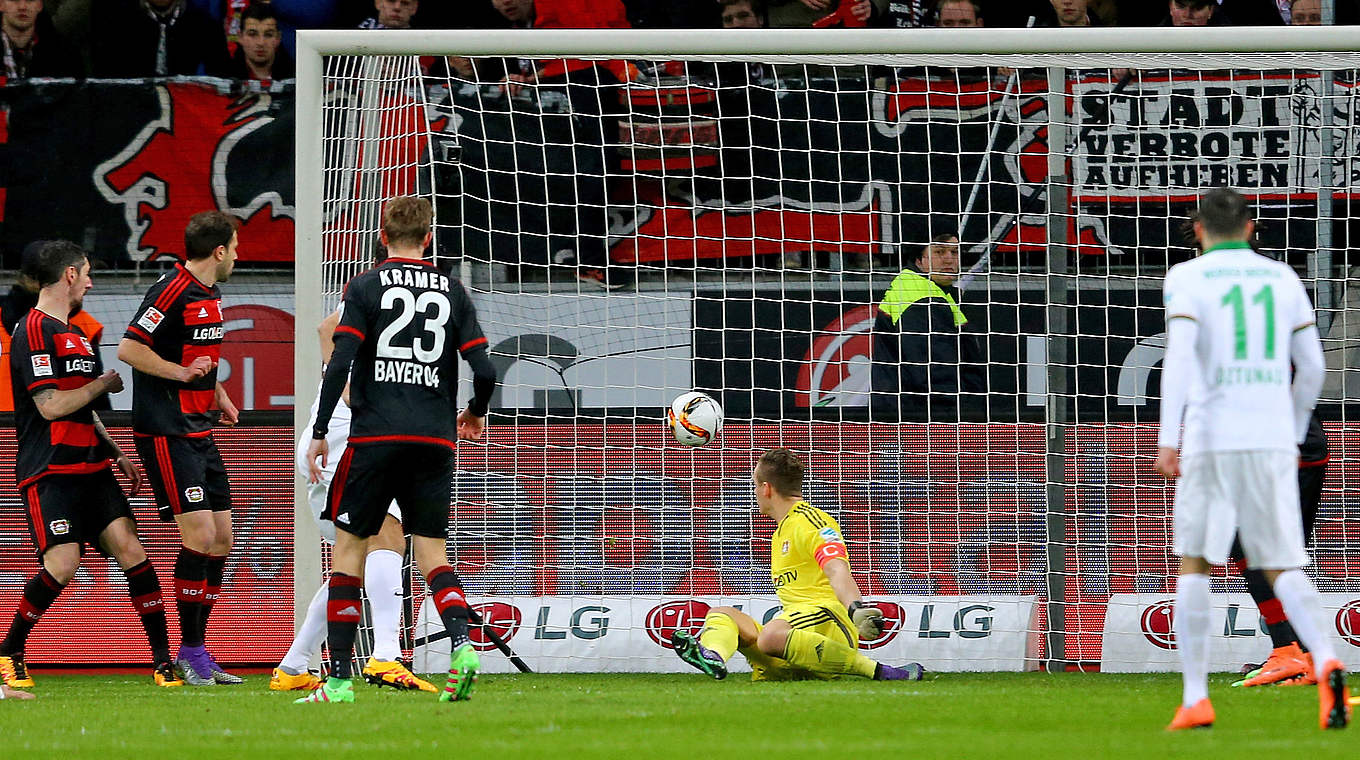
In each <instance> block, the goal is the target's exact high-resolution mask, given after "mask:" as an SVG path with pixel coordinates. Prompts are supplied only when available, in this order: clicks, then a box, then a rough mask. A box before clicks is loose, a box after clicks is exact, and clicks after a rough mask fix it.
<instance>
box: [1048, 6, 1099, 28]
mask: <svg viewBox="0 0 1360 760" xmlns="http://www.w3.org/2000/svg"><path fill="white" fill-rule="evenodd" d="M1049 4H1050V5H1051V6H1052V15H1050V16H1049V17H1048V18H1047V19H1041V20H1040V21H1039V24H1038V25H1039V26H1056V27H1078V26H1104V25H1105V24H1104V22H1103V20H1102V19H1101V18H1100V17H1099V16H1097V15H1096V13H1095V11H1093V10H1091V7H1090V3H1088V2H1087V0H1049Z"/></svg>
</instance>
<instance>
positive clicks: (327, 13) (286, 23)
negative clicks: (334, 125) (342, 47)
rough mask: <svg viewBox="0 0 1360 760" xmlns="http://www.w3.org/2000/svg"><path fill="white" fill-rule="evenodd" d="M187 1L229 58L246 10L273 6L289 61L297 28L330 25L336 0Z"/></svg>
mask: <svg viewBox="0 0 1360 760" xmlns="http://www.w3.org/2000/svg"><path fill="white" fill-rule="evenodd" d="M62 1H63V2H64V3H69V2H72V0H62ZM81 1H82V2H84V1H86V0H81ZM190 2H192V3H193V4H194V5H195V6H197V7H198V8H199V9H200V10H202V11H203V12H205V13H207V14H208V15H209V16H212V18H213V20H214V21H216V22H217V23H219V24H221V25H222V31H223V33H224V34H225V35H226V38H227V54H228V55H230V56H232V57H235V56H236V50H237V49H238V48H239V47H240V38H241V23H242V19H243V17H244V15H245V12H246V9H247V8H249V7H250V6H251V5H253V4H255V3H268V4H269V6H270V7H271V8H273V9H274V15H275V18H277V20H278V25H279V38H280V39H281V40H282V41H283V44H282V46H281V48H282V50H283V54H284V55H286V56H287V57H288V60H292V58H293V53H294V51H295V50H296V45H297V30H299V29H325V28H327V27H330V26H331V25H332V24H333V23H334V21H335V16H336V7H337V5H338V3H339V2H340V0H190ZM372 7H373V4H372V3H371V2H369V3H366V4H365V5H364V6H363V10H364V13H359V14H358V17H356V18H355V19H354V23H352V24H349V27H350V28H353V27H354V26H355V25H357V24H358V23H359V18H361V17H363V16H364V15H365V13H366V12H368V11H371V10H372ZM276 78H279V79H281V78H283V77H276Z"/></svg>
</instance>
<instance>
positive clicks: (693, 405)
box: [666, 391, 723, 446]
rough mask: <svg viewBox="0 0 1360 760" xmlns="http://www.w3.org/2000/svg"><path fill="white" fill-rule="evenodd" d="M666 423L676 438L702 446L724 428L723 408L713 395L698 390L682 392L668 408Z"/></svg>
mask: <svg viewBox="0 0 1360 760" xmlns="http://www.w3.org/2000/svg"><path fill="white" fill-rule="evenodd" d="M666 424H667V425H669V426H670V428H671V434H672V435H674V436H675V440H677V441H679V442H680V443H683V444H685V445H686V446H702V445H704V444H705V443H708V442H709V441H711V440H713V439H714V437H716V436H717V435H718V432H719V431H720V430H722V424H723V410H722V407H721V406H719V405H718V402H717V401H714V400H713V398H712V397H710V396H707V395H705V394H703V393H700V392H698V391H690V392H689V393H682V394H680V395H679V396H676V397H675V400H674V401H672V402H671V408H670V409H667V410H666Z"/></svg>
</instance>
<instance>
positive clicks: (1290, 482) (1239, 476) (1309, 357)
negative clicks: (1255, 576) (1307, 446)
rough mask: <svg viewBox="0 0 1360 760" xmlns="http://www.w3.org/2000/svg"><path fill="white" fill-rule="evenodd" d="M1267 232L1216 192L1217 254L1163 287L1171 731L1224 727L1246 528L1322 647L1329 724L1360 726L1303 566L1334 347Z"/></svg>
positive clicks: (1257, 565)
mask: <svg viewBox="0 0 1360 760" xmlns="http://www.w3.org/2000/svg"><path fill="white" fill-rule="evenodd" d="M1254 229H1255V222H1254V221H1253V220H1252V218H1251V209H1250V207H1249V206H1248V205H1247V201H1246V199H1245V198H1243V197H1242V196H1241V195H1240V194H1238V193H1237V192H1235V191H1233V190H1230V189H1228V188H1216V189H1214V190H1211V191H1209V192H1208V193H1205V194H1204V197H1203V198H1201V199H1200V204H1199V211H1198V212H1197V214H1196V219H1195V236H1196V237H1198V238H1199V240H1200V243H1201V247H1202V249H1203V251H1204V254H1203V255H1201V256H1199V257H1198V258H1195V259H1192V260H1190V261H1186V262H1183V263H1181V264H1177V265H1176V266H1174V267H1172V268H1171V271H1169V272H1167V274H1166V282H1165V284H1164V285H1163V288H1164V291H1165V294H1164V295H1165V301H1166V325H1167V337H1166V359H1165V361H1164V362H1163V364H1162V408H1161V431H1160V433H1159V435H1158V438H1157V447H1158V448H1157V463H1156V467H1157V471H1158V472H1160V473H1162V474H1163V475H1165V476H1166V477H1167V478H1180V482H1179V483H1177V484H1176V499H1175V507H1174V512H1175V517H1174V540H1173V546H1172V549H1173V551H1175V553H1176V554H1178V555H1179V556H1180V558H1181V563H1180V579H1179V580H1178V581H1177V583H1176V607H1175V618H1174V619H1175V629H1176V646H1177V652H1178V653H1179V654H1180V660H1181V671H1182V673H1183V675H1184V679H1183V690H1182V696H1181V706H1180V709H1179V710H1177V711H1176V716H1175V718H1173V719H1172V721H1171V724H1170V725H1169V726H1167V729H1168V730H1171V731H1176V730H1181V729H1187V728H1207V727H1209V726H1212V725H1213V723H1214V708H1213V706H1212V705H1211V704H1210V702H1209V683H1208V674H1209V610H1210V604H1211V603H1210V597H1209V571H1210V569H1211V566H1212V565H1222V564H1224V563H1225V562H1226V561H1227V559H1228V553H1229V550H1230V548H1231V547H1232V544H1233V534H1234V532H1236V533H1237V534H1238V535H1239V536H1240V537H1241V542H1242V548H1243V550H1244V553H1245V554H1246V558H1247V565H1248V567H1250V568H1252V569H1256V570H1261V571H1262V572H1263V573H1264V575H1265V579H1266V580H1267V581H1268V582H1269V583H1270V584H1271V586H1272V588H1273V590H1274V592H1275V596H1276V597H1278V598H1279V600H1280V602H1282V603H1283V605H1284V610H1285V612H1286V614H1287V615H1288V617H1289V620H1290V622H1291V623H1293V626H1294V629H1295V631H1297V632H1298V635H1299V638H1300V639H1302V641H1303V643H1304V644H1305V645H1306V646H1307V647H1308V649H1309V650H1310V651H1312V653H1313V660H1314V662H1315V663H1316V665H1315V668H1316V672H1315V675H1316V677H1317V681H1318V701H1319V712H1320V718H1319V723H1320V725H1321V726H1322V728H1345V727H1346V724H1347V722H1348V721H1349V719H1350V709H1349V707H1348V706H1347V698H1348V694H1347V690H1346V671H1345V668H1343V667H1342V665H1341V662H1340V661H1339V660H1337V659H1336V649H1335V648H1334V647H1333V646H1332V641H1331V639H1330V637H1329V636H1328V635H1327V621H1326V619H1325V616H1324V615H1323V610H1322V602H1321V600H1320V599H1319V598H1318V593H1317V588H1316V587H1314V586H1313V582H1312V581H1311V580H1309V579H1308V576H1307V575H1304V573H1303V571H1302V570H1301V569H1300V568H1302V567H1303V566H1304V565H1306V564H1308V553H1307V551H1305V550H1304V542H1303V519H1302V518H1301V516H1300V512H1299V484H1298V474H1297V473H1298V457H1299V447H1298V444H1299V443H1301V442H1302V441H1303V440H1304V436H1305V435H1306V434H1307V432H1308V418H1309V417H1310V416H1311V415H1312V411H1313V405H1314V404H1315V403H1317V397H1318V391H1320V390H1321V389H1322V380H1323V376H1322V373H1323V358H1322V343H1321V341H1320V340H1319V339H1318V332H1317V327H1316V326H1315V325H1314V319H1313V307H1312V305H1311V304H1310V303H1309V301H1308V293H1307V292H1306V291H1304V289H1303V283H1301V282H1299V277H1298V275H1296V274H1295V273H1294V270H1293V269H1291V268H1290V267H1289V266H1288V265H1286V264H1283V263H1280V262H1278V261H1273V260H1271V259H1268V258H1266V257H1265V256H1262V255H1260V254H1258V253H1256V252H1255V251H1253V250H1252V249H1251V247H1250V245H1249V244H1248V242H1247V241H1248V240H1250V239H1251V235H1252V232H1253V231H1254ZM1291 364H1292V365H1293V375H1292V379H1291V373H1290V369H1291ZM1182 421H1183V422H1184V431H1183V432H1182V429H1181V425H1182ZM1178 445H1179V448H1178ZM1182 458H1184V467H1182V466H1181V459H1182Z"/></svg>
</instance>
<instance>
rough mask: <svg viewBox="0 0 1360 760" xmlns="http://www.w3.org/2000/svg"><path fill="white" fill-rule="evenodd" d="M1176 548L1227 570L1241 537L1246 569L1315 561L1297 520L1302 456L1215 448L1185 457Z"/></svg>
mask: <svg viewBox="0 0 1360 760" xmlns="http://www.w3.org/2000/svg"><path fill="white" fill-rule="evenodd" d="M1174 526H1175V527H1174V538H1173V541H1172V550H1173V551H1174V552H1175V553H1176V554H1177V555H1179V556H1182V557H1201V558H1203V559H1205V560H1208V562H1209V563H1210V564H1213V565H1223V564H1226V563H1227V561H1228V554H1229V553H1230V552H1231V551H1232V543H1233V536H1234V535H1240V536H1241V539H1242V550H1243V552H1244V553H1245V554H1246V560H1247V566H1248V567H1251V568H1256V569H1262V570H1290V569H1294V568H1299V567H1303V566H1304V565H1307V564H1308V562H1309V559H1308V552H1307V551H1306V550H1305V549H1304V542H1303V518H1302V517H1300V515H1299V458H1298V455H1297V454H1296V453H1294V452H1291V451H1276V450H1265V451H1211V452H1204V453H1201V454H1191V455H1190V456H1188V457H1185V458H1184V459H1183V460H1181V478H1180V482H1179V483H1177V484H1176V500H1175V521H1174Z"/></svg>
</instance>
